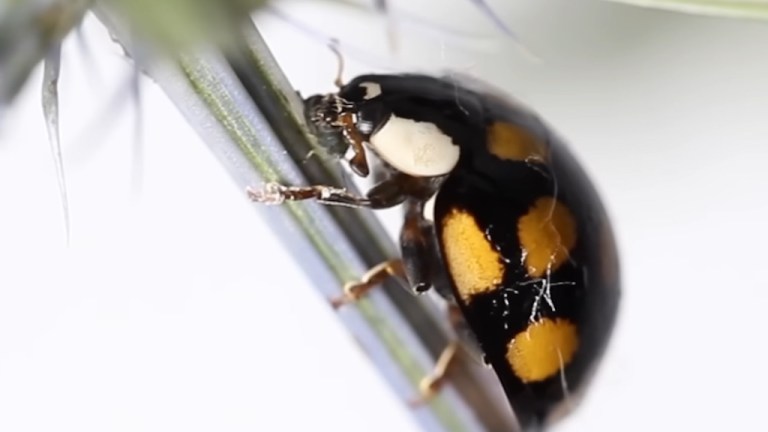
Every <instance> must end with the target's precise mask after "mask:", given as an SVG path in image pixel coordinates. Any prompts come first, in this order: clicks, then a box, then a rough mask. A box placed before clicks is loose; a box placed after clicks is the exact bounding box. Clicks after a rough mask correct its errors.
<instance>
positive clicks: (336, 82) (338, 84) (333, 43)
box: [328, 39, 344, 88]
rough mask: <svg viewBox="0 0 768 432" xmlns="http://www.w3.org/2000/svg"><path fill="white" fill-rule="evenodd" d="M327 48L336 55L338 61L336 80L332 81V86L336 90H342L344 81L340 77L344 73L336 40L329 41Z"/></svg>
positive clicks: (342, 59) (342, 58) (342, 60)
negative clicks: (336, 88)
mask: <svg viewBox="0 0 768 432" xmlns="http://www.w3.org/2000/svg"><path fill="white" fill-rule="evenodd" d="M328 48H330V49H331V51H333V53H334V54H336V59H337V60H338V64H339V69H338V71H337V72H336V79H335V80H333V84H334V85H335V86H336V87H338V88H342V87H344V80H343V79H342V77H341V76H342V74H343V73H344V57H343V56H342V55H341V51H339V41H338V40H337V39H331V42H330V43H329V44H328Z"/></svg>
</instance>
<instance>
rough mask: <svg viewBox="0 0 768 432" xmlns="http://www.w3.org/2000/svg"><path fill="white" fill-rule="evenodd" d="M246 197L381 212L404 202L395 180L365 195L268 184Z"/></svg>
mask: <svg viewBox="0 0 768 432" xmlns="http://www.w3.org/2000/svg"><path fill="white" fill-rule="evenodd" d="M247 193H248V198H250V199H251V200H252V201H255V202H258V203H262V204H273V205H276V204H282V203H284V202H285V201H305V200H315V201H317V202H319V203H321V204H327V205H340V206H347V207H368V208H372V209H383V208H389V207H394V206H396V205H398V204H400V203H402V202H403V201H405V199H406V194H405V192H404V190H403V189H402V188H401V184H400V180H399V178H398V177H393V178H389V179H386V180H384V181H382V182H381V183H379V184H377V185H376V186H374V187H373V188H371V190H369V191H368V193H367V194H366V196H360V195H356V194H353V193H350V192H349V191H347V190H346V189H343V188H338V187H334V186H328V185H312V186H285V185H281V184H279V183H274V182H272V183H267V184H266V185H264V187H263V188H261V189H252V188H248V189H247Z"/></svg>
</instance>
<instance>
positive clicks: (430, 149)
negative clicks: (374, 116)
mask: <svg viewBox="0 0 768 432" xmlns="http://www.w3.org/2000/svg"><path fill="white" fill-rule="evenodd" d="M370 144H371V147H373V150H374V151H375V152H376V154H377V155H379V157H381V158H382V159H383V160H384V161H386V162H387V163H388V164H390V165H392V166H393V167H394V168H395V169H397V170H399V171H402V172H403V173H405V174H408V175H412V176H416V177H433V176H439V175H444V174H448V173H449V172H450V171H451V170H452V169H453V167H454V166H456V163H457V162H458V161H459V146H457V145H456V144H455V143H454V142H453V140H452V139H451V137H449V136H448V135H446V134H444V133H443V131H441V130H440V129H438V127H437V126H435V125H434V124H433V123H429V122H417V121H415V120H409V119H405V118H400V117H397V116H395V115H392V116H390V118H389V120H387V122H386V123H385V124H384V126H383V127H382V128H381V129H379V130H378V131H377V132H376V133H374V134H373V135H371V139H370Z"/></svg>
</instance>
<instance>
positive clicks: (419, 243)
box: [331, 181, 438, 308]
mask: <svg viewBox="0 0 768 432" xmlns="http://www.w3.org/2000/svg"><path fill="white" fill-rule="evenodd" d="M391 185H392V183H388V182H386V181H385V182H382V183H380V184H379V186H377V187H376V188H374V189H372V190H371V194H370V196H371V197H372V199H376V200H379V202H383V203H387V202H392V201H394V200H399V199H402V198H404V196H403V195H398V194H397V193H393V191H392V190H389V188H390V187H391ZM421 209H422V206H421V204H420V201H419V200H416V199H408V200H406V203H405V215H406V216H405V222H404V223H403V228H402V230H401V234H400V245H401V251H402V256H403V257H404V259H393V260H389V261H385V262H383V263H381V264H379V265H377V266H375V267H373V268H372V269H371V270H369V271H368V272H367V273H366V274H365V275H363V277H362V278H361V279H360V281H358V282H350V283H348V284H346V285H345V286H344V294H343V295H342V296H340V297H338V298H335V299H333V300H331V304H332V305H333V306H334V307H335V308H338V307H340V306H342V305H345V304H348V303H353V302H355V301H357V300H358V299H360V298H361V297H362V296H363V295H365V294H366V293H367V292H368V291H370V290H371V289H372V288H374V287H375V286H377V285H379V284H381V283H382V282H384V281H385V280H386V279H388V278H390V277H396V278H398V279H400V281H401V283H402V285H404V286H408V287H410V288H411V290H412V291H414V292H416V293H421V292H424V291H426V290H427V289H429V288H430V287H431V286H432V283H433V277H432V276H433V274H434V273H435V271H436V270H437V269H438V267H436V257H437V255H436V253H435V251H436V249H433V248H434V247H435V244H434V236H433V234H432V225H431V224H430V223H429V222H428V221H426V220H425V219H424V218H423V217H422V211H421Z"/></svg>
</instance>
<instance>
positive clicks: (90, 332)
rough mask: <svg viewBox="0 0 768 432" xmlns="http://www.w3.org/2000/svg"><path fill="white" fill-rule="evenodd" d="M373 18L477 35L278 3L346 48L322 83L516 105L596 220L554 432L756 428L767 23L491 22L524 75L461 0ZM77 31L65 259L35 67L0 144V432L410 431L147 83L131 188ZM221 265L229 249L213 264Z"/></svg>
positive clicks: (309, 75) (298, 63) (588, 17)
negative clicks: (386, 76) (611, 284)
mask: <svg viewBox="0 0 768 432" xmlns="http://www.w3.org/2000/svg"><path fill="white" fill-rule="evenodd" d="M393 3H394V4H395V6H397V7H398V10H399V12H396V13H399V14H401V16H404V14H405V11H408V13H416V14H421V15H422V16H425V17H427V19H428V20H430V21H433V22H439V23H441V24H442V25H446V26H449V27H451V28H453V29H457V30H461V31H463V32H465V33H468V34H469V33H471V34H473V35H475V36H477V35H481V36H484V37H483V38H479V37H474V38H470V37H465V38H463V39H459V38H456V37H455V36H450V35H449V34H447V33H440V32H436V31H433V30H427V29H425V28H424V27H419V26H417V25H414V24H413V23H411V24H409V23H408V22H405V21H403V20H400V21H399V22H400V25H399V27H398V32H397V34H398V35H399V36H400V38H399V39H398V41H399V47H400V51H399V54H398V55H396V56H393V55H392V54H391V53H390V52H389V51H388V45H387V39H386V34H385V24H384V22H383V21H382V20H381V19H378V18H374V17H370V16H367V15H365V14H362V13H353V12H346V13H343V14H338V10H337V9H336V8H333V7H329V6H328V5H325V4H321V2H292V3H284V6H283V9H284V10H285V11H287V13H288V14H289V15H290V16H291V17H293V18H294V19H297V20H302V21H304V22H307V23H319V24H316V25H320V26H321V30H323V31H325V32H326V33H328V34H329V35H332V36H335V37H338V38H339V39H340V40H341V42H342V46H350V45H351V46H350V47H349V50H348V51H347V61H348V67H347V71H346V74H345V75H346V77H347V78H349V77H351V76H353V75H354V74H357V73H362V72H368V71H405V70H420V71H427V72H440V71H441V70H444V69H454V70H460V71H463V72H466V73H470V74H473V75H476V76H478V77H482V78H484V79H487V80H488V81H490V82H492V83H494V84H495V85H497V86H500V87H502V88H505V89H506V90H508V91H509V92H510V93H513V94H514V95H515V96H516V97H518V98H520V99H522V100H524V101H526V102H527V103H529V104H531V105H532V106H533V107H535V108H536V109H537V110H538V111H539V112H540V113H541V114H542V115H543V116H545V117H546V118H547V119H548V120H549V121H550V122H551V123H552V124H554V125H555V126H556V127H557V129H558V130H559V131H560V133H561V134H562V135H564V136H566V137H568V139H569V140H570V141H571V142H572V145H573V147H574V151H575V152H576V154H577V155H578V156H579V158H580V159H581V160H582V161H583V163H584V164H585V166H586V167H587V169H588V170H589V171H590V172H591V173H592V175H593V178H594V180H595V182H596V183H597V185H598V187H599V189H600V190H601V191H603V193H604V197H605V199H606V202H607V205H608V207H609V209H610V211H611V213H612V215H613V217H614V223H615V227H616V230H617V233H618V237H619V241H620V243H621V251H622V258H623V259H622V263H623V267H624V281H625V287H624V289H625V294H624V297H623V308H622V313H621V319H620V326H619V328H618V330H617V332H616V333H615V339H614V341H613V344H612V346H611V350H610V352H609V354H608V356H607V357H606V359H605V361H604V367H603V368H602V369H601V372H600V374H599V375H598V377H597V380H596V381H595V383H594V384H593V387H592V389H591V391H590V393H589V397H588V399H587V400H586V402H585V404H584V405H583V406H582V407H581V409H580V410H579V411H578V412H577V413H575V414H574V415H572V416H571V417H570V418H569V419H568V420H567V421H566V422H565V423H564V424H563V425H562V427H561V428H560V430H561V431H581V430H591V431H602V430H605V431H612V430H625V431H647V430H674V429H676V428H686V429H688V428H689V429H691V430H731V429H733V430H743V431H752V430H754V431H757V430H765V428H766V426H765V423H766V421H765V420H764V412H763V411H764V407H763V402H764V400H765V398H764V395H763V389H764V388H765V387H766V385H768V374H767V373H766V372H765V368H764V364H765V363H766V361H767V360H768V355H767V354H766V353H765V350H764V347H763V346H762V341H763V337H762V336H763V335H762V332H761V330H762V329H763V328H765V327H766V326H768V321H767V320H766V318H765V317H766V310H768V295H766V290H767V289H768V271H766V265H765V263H764V261H765V251H764V249H765V244H766V242H768V225H766V220H768V197H766V194H765V189H766V187H767V186H768V174H766V171H765V170H764V165H765V163H766V162H768V150H767V149H768V147H767V146H766V142H768V121H766V120H765V119H766V118H768V117H767V116H768V78H766V77H768V57H766V56H765V55H764V53H765V47H767V46H768V27H766V26H765V25H764V24H761V23H755V22H745V21H720V20H716V19H706V18H699V17H692V16H683V15H676V14H672V13H665V12H653V11H645V10H641V9H636V8H631V7H627V6H618V5H613V4H609V3H602V2H597V1H583V2H573V1H571V0H550V1H548V2H540V1H534V0H517V1H496V2H492V4H493V5H494V7H496V10H497V11H498V13H499V15H500V16H501V17H502V18H503V19H504V20H505V22H507V23H508V25H509V26H510V27H511V28H513V29H514V30H515V31H516V32H517V33H518V34H519V35H520V37H521V38H522V40H523V42H524V43H525V45H526V47H527V48H528V49H529V50H530V51H532V52H533V53H534V54H535V55H536V56H537V58H538V60H534V59H533V58H532V57H531V56H529V55H526V54H525V53H524V52H522V51H521V50H520V49H519V48H518V46H517V45H515V44H514V43H511V42H510V41H504V40H500V39H499V38H498V37H499V33H498V31H497V30H496V29H494V28H493V26H492V25H491V24H490V23H489V22H488V20H487V19H486V18H484V17H483V15H482V14H480V13H478V12H477V11H475V10H473V9H471V7H470V6H468V3H469V2H466V3H467V4H465V3H464V2H463V1H460V0H450V1H449V0H434V1H427V0H424V1H423V2H410V3H409V2H405V1H399V2H397V1H396V2H393ZM449 3H450V5H451V6H450V7H448V6H446V5H447V4H449ZM438 12H439V13H438ZM258 21H259V23H260V24H261V25H262V29H263V31H264V34H265V37H267V39H268V41H269V42H270V43H272V44H273V47H274V51H275V55H276V56H277V57H278V60H280V61H281V63H282V64H283V65H284V66H285V69H286V72H287V73H288V75H289V77H290V78H291V80H292V81H293V82H294V84H295V86H296V88H297V89H299V90H301V91H302V93H305V94H308V93H311V92H316V91H326V90H330V89H331V88H332V83H331V81H332V79H333V74H334V73H335V59H334V57H333V56H332V55H331V54H330V53H329V51H328V50H327V49H325V48H324V46H323V41H321V40H319V39H317V38H311V37H307V36H306V35H304V34H302V33H301V32H299V31H298V30H297V29H296V28H295V27H292V26H290V25H287V24H286V23H285V22H284V21H281V20H279V19H276V18H275V17H273V16H268V15H266V16H261V17H259V19H258ZM85 34H86V38H85V39H86V40H87V43H88V46H89V50H88V52H89V53H90V54H89V55H83V50H82V48H81V46H80V44H79V43H78V41H77V40H76V39H74V38H72V39H70V40H68V42H67V45H66V49H65V54H66V57H65V63H64V67H63V71H62V79H61V81H62V82H61V84H62V85H61V104H62V116H61V123H62V128H61V134H62V141H63V147H64V152H65V153H64V158H65V161H66V173H67V181H68V191H69V204H70V211H71V240H70V244H69V246H66V238H65V234H64V229H63V221H62V216H61V209H60V203H59V197H58V191H57V186H56V181H55V177H54V175H53V173H54V171H53V165H52V162H51V158H50V153H49V149H48V143H47V138H46V134H45V128H44V122H43V119H42V114H41V110H40V103H39V91H38V89H39V82H40V78H41V71H37V72H36V74H35V75H34V76H33V78H32V80H31V82H30V83H29V85H28V86H27V87H26V88H25V91H24V93H23V94H22V95H21V96H20V99H19V101H18V103H17V104H16V106H15V107H14V109H13V110H11V111H10V112H8V113H7V116H6V117H5V118H4V119H3V123H4V125H5V126H6V127H5V129H3V130H0V203H1V204H0V430H2V431H48V430H56V431H104V430H115V431H117V430H125V431H135V430H142V431H168V430H185V431H209V430H226V431H240V430H242V431H245V430H270V431H271V430H335V431H358V430H372V431H408V430H415V426H414V425H412V424H411V423H410V419H409V417H408V416H407V415H406V411H405V408H404V406H403V404H402V403H401V401H399V400H396V399H395V398H393V396H392V395H391V394H390V392H389V389H388V387H387V386H386V384H385V383H383V382H382V381H381V379H380V378H379V377H378V375H377V374H376V371H375V370H373V369H372V368H371V367H370V365H369V364H368V362H367V360H366V358H365V356H364V355H363V354H362V353H361V352H360V351H359V350H358V349H357V347H356V346H355V345H353V344H352V340H351V339H350V338H349V337H348V336H347V334H346V333H345V331H344V330H343V329H342V328H341V327H340V326H339V325H338V324H337V323H336V321H335V319H334V316H333V313H332V311H330V310H329V309H328V308H327V306H326V302H325V301H324V299H322V298H320V297H319V296H318V295H317V294H316V292H315V290H314V289H313V288H312V286H311V280H310V279H309V278H308V276H307V275H305V274H303V273H302V272H301V271H298V267H297V265H296V263H294V262H293V261H292V260H291V258H290V257H289V256H288V255H287V254H286V253H285V252H284V251H283V249H282V248H281V246H280V245H279V243H278V241H277V239H275V238H274V236H273V235H272V234H271V233H270V230H269V227H267V226H265V225H264V224H263V223H262V221H261V220H260V219H259V218H258V217H257V216H256V214H255V213H254V212H253V211H252V209H251V208H250V204H249V203H248V202H247V201H246V200H245V198H244V196H243V194H242V193H241V191H239V190H238V189H237V188H235V187H233V185H232V183H231V182H230V180H229V178H228V177H227V174H226V173H225V172H224V171H223V170H222V168H221V167H220V166H219V165H218V163H217V162H216V160H215V159H214V158H213V157H212V156H211V155H210V154H209V153H208V151H207V150H206V148H205V145H204V144H203V143H202V142H200V141H199V139H198V137H197V136H196V135H195V134H194V133H193V132H192V131H191V130H190V128H189V127H188V126H187V125H186V124H185V122H184V120H183V119H182V118H181V116H180V115H179V114H177V113H176V112H175V108H174V107H173V105H172V104H170V103H169V102H168V101H167V100H166V99H165V98H164V95H163V94H162V92H161V91H160V90H159V89H157V88H156V87H155V86H154V85H153V84H152V83H150V82H149V81H148V80H145V81H143V83H142V89H143V90H144V91H143V100H142V104H141V110H140V111H141V118H142V119H143V129H142V131H143V133H142V135H141V140H142V142H143V143H144V152H143V156H142V158H141V167H142V173H141V175H140V178H141V179H142V183H143V186H142V188H141V189H140V192H136V189H135V187H134V186H135V185H134V183H133V179H135V178H136V177H134V176H133V174H132V173H134V171H133V169H132V163H131V158H132V153H133V151H134V150H133V149H134V148H135V147H134V144H133V143H134V135H135V130H136V129H135V128H134V120H135V111H134V110H133V108H132V106H131V101H130V98H129V97H128V93H127V90H126V86H127V83H128V80H129V76H130V75H129V74H130V69H129V68H128V67H127V66H126V63H125V61H124V60H123V59H122V58H121V57H120V52H119V50H118V49H117V48H116V47H114V46H112V45H110V43H109V42H108V41H107V40H106V37H105V33H104V32H103V30H102V29H101V28H100V26H99V25H98V23H95V22H94V20H89V25H88V26H86V33H85ZM352 48H355V49H352ZM357 50H362V51H363V52H365V53H366V54H365V55H357V54H356V53H357ZM180 153H183V157H179V154H180ZM180 162H182V163H180ZM386 216H387V219H386V223H387V225H388V226H389V227H391V228H392V229H393V230H394V229H396V228H397V226H398V225H399V221H398V220H397V219H396V217H395V213H387V214H386ZM222 221H227V223H223V224H222V223H221V222H222ZM254 244H258V245H259V246H260V247H259V248H258V250H257V251H256V253H255V254H253V252H252V251H253V250H254V249H253V245H254ZM233 250H234V251H237V250H243V251H248V252H247V253H240V254H232V253H226V254H225V253H223V251H233ZM310 329H311V330H310Z"/></svg>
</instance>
